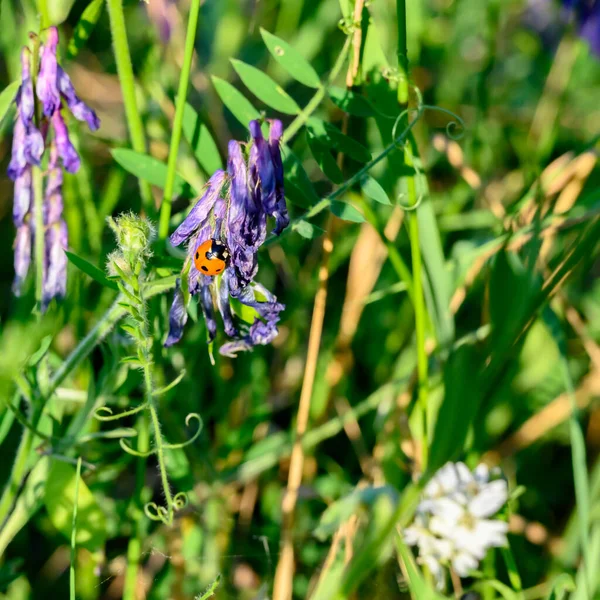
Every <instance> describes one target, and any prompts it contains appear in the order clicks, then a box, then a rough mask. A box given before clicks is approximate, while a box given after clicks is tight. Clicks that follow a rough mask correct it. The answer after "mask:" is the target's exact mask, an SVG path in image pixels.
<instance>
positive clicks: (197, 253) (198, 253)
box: [196, 252, 200, 260]
mask: <svg viewBox="0 0 600 600" xmlns="http://www.w3.org/2000/svg"><path fill="white" fill-rule="evenodd" d="M199 258H200V252H196V260H198V259H199Z"/></svg>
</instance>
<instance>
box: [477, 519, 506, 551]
mask: <svg viewBox="0 0 600 600" xmlns="http://www.w3.org/2000/svg"><path fill="white" fill-rule="evenodd" d="M507 532H508V523H506V522H505V521H498V520H493V521H492V520H484V519H482V520H479V521H477V525H476V527H475V531H474V535H475V536H477V537H478V538H479V540H480V541H481V543H482V544H483V545H484V546H486V547H487V548H490V547H492V546H505V545H506V543H507V540H506V534H507Z"/></svg>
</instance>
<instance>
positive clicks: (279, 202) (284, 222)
mask: <svg viewBox="0 0 600 600" xmlns="http://www.w3.org/2000/svg"><path fill="white" fill-rule="evenodd" d="M282 135H283V125H282V123H281V121H280V120H279V119H274V120H273V121H272V122H271V130H270V131H269V150H270V152H271V160H272V161H273V170H274V172H275V203H274V205H273V210H272V211H269V210H267V212H268V213H269V214H270V215H271V216H273V217H275V229H274V230H273V233H274V234H275V235H279V234H280V233H281V232H282V231H283V230H284V229H285V228H286V227H287V226H288V225H289V224H290V217H289V215H288V210H287V205H286V203H285V192H284V187H283V161H282V160H281V147H280V143H281V136H282Z"/></svg>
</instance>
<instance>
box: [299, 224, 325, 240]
mask: <svg viewBox="0 0 600 600" xmlns="http://www.w3.org/2000/svg"><path fill="white" fill-rule="evenodd" d="M292 231H295V232H296V233H297V234H298V235H301V236H302V237H303V238H306V239H307V240H312V239H313V238H316V237H318V236H320V235H322V234H323V233H325V230H324V229H321V228H320V227H317V226H316V225H313V224H312V223H310V222H309V221H305V220H304V219H300V220H299V221H296V223H294V224H293V225H292Z"/></svg>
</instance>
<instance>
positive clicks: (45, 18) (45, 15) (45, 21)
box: [38, 0, 52, 29]
mask: <svg viewBox="0 0 600 600" xmlns="http://www.w3.org/2000/svg"><path fill="white" fill-rule="evenodd" d="M38 10H39V11H40V29H46V28H47V27H50V25H52V23H51V22H50V13H49V12H48V0H38Z"/></svg>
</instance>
